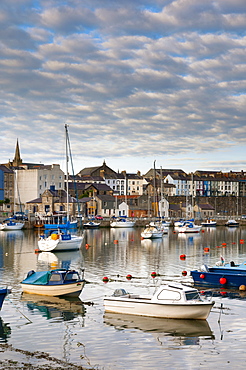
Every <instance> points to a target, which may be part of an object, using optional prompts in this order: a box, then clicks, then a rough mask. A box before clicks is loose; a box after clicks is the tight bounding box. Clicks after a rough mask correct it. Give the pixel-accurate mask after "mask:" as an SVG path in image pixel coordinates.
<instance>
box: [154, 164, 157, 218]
mask: <svg viewBox="0 0 246 370" xmlns="http://www.w3.org/2000/svg"><path fill="white" fill-rule="evenodd" d="M155 180H156V179H155V160H154V217H155V216H157V212H156V185H155Z"/></svg>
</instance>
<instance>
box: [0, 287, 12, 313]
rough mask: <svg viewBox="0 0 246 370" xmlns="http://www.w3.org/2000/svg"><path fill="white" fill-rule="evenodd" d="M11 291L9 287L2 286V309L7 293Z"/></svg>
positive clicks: (0, 294)
mask: <svg viewBox="0 0 246 370" xmlns="http://www.w3.org/2000/svg"><path fill="white" fill-rule="evenodd" d="M9 293H11V289H9V288H0V310H1V309H2V305H3V302H4V300H5V297H6V295H7V294H9Z"/></svg>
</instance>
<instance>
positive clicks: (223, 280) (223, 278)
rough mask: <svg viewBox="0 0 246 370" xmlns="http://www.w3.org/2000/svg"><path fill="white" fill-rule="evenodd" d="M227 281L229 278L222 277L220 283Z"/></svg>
mask: <svg viewBox="0 0 246 370" xmlns="http://www.w3.org/2000/svg"><path fill="white" fill-rule="evenodd" d="M226 283H227V279H226V278H225V277H222V278H220V284H222V285H224V284H226Z"/></svg>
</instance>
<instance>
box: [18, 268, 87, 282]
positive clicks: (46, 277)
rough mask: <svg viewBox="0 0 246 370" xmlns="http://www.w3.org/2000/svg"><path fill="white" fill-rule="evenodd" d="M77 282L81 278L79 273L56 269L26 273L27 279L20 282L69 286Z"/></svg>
mask: <svg viewBox="0 0 246 370" xmlns="http://www.w3.org/2000/svg"><path fill="white" fill-rule="evenodd" d="M79 281H81V278H80V276H79V273H78V272H77V271H75V270H66V269H56V270H50V271H39V272H35V271H34V270H31V271H29V272H28V273H27V277H26V278H25V279H24V280H23V281H22V284H33V285H56V284H59V285H60V284H71V283H75V282H79Z"/></svg>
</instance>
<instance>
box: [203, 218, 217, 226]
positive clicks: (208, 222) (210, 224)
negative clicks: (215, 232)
mask: <svg viewBox="0 0 246 370" xmlns="http://www.w3.org/2000/svg"><path fill="white" fill-rule="evenodd" d="M201 225H202V226H217V222H216V221H215V220H210V219H209V220H206V221H204V222H201Z"/></svg>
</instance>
